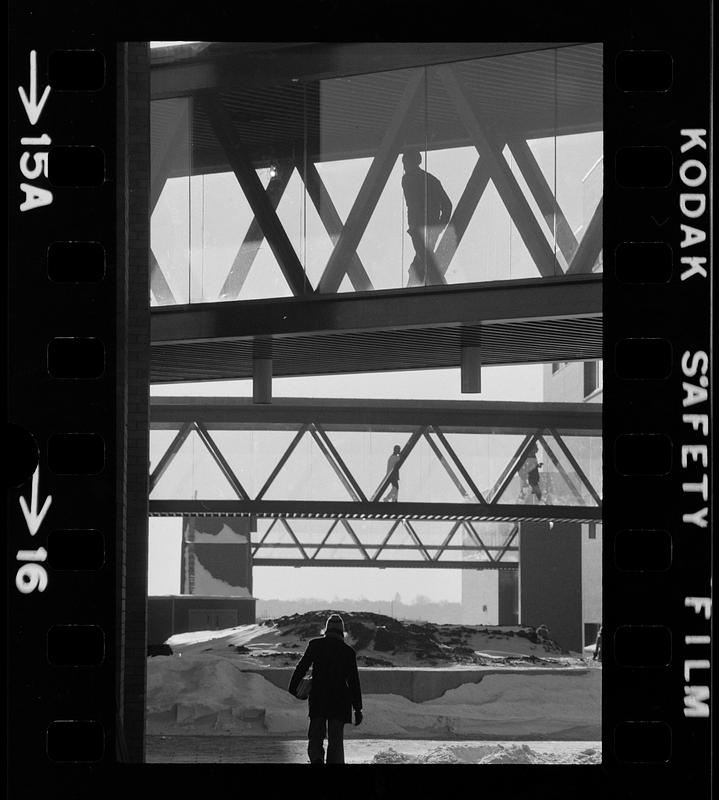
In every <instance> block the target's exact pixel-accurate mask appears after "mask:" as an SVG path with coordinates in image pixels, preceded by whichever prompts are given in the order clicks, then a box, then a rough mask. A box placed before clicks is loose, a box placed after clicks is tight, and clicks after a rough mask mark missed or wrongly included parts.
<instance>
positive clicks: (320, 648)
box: [289, 614, 362, 764]
mask: <svg viewBox="0 0 719 800" xmlns="http://www.w3.org/2000/svg"><path fill="white" fill-rule="evenodd" d="M344 637H345V626H344V622H343V620H342V617H341V616H340V615H339V614H331V615H330V616H329V617H328V619H327V623H326V625H325V629H324V631H323V635H322V636H321V637H320V638H317V639H312V640H311V641H310V643H309V644H308V645H307V649H306V650H305V652H304V655H303V656H302V658H301V659H300V661H299V663H298V664H297V666H296V667H295V671H294V672H293V673H292V678H291V679H290V685H289V692H290V694H293V695H296V692H297V687H298V686H299V683H300V681H301V680H302V679H303V678H304V677H305V675H306V674H307V671H308V670H309V669H310V667H311V668H312V688H311V689H310V694H309V718H310V726H309V730H308V731H307V755H308V756H309V758H310V763H311V764H324V763H325V749H324V740H325V737H326V738H327V763H328V764H344V763H345V753H344V726H345V725H346V724H347V723H348V722H350V723H351V722H352V710H353V709H354V724H355V725H359V724H360V723H361V722H362V691H361V689H360V682H359V673H358V671H357V657H356V656H355V651H354V650H353V649H352V648H351V647H350V646H349V645H348V644H346V643H345V641H344Z"/></svg>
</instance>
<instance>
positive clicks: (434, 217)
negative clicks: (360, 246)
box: [402, 148, 452, 286]
mask: <svg viewBox="0 0 719 800" xmlns="http://www.w3.org/2000/svg"><path fill="white" fill-rule="evenodd" d="M421 163H422V155H421V154H420V152H419V150H417V149H416V148H412V149H410V150H407V151H405V153H404V155H403V156H402V164H403V165H404V175H403V176H402V190H403V191H404V199H405V202H406V203H407V225H408V226H409V227H408V228H407V233H409V237H410V239H411V240H412V244H413V245H414V259H413V260H412V263H411V264H410V266H409V279H408V283H407V285H408V286H423V285H425V284H431V283H438V282H440V277H441V276H440V273H439V268H438V267H437V262H436V260H435V257H434V248H435V245H436V244H437V239H438V238H439V234H440V233H441V232H442V229H443V228H444V227H445V226H446V225H447V223H448V222H449V218H450V217H451V216H452V201H451V200H450V199H449V197H448V196H447V192H445V191H444V188H443V186H442V184H441V183H440V182H439V181H438V180H437V178H435V177H434V175H430V173H429V172H426V171H425V170H423V169H420V166H419V165H420V164H421Z"/></svg>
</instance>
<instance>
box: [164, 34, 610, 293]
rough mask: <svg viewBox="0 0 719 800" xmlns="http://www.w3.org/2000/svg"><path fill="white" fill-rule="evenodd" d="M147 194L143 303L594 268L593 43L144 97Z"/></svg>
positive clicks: (596, 149)
mask: <svg viewBox="0 0 719 800" xmlns="http://www.w3.org/2000/svg"><path fill="white" fill-rule="evenodd" d="M238 81H239V78H238ZM152 195H153V203H152V209H153V211H152V224H151V244H152V258H153V280H152V303H153V304H154V305H166V304H180V303H203V302H217V301H231V300H245V299H247V300H249V299H258V298H269V297H283V296H291V295H302V294H307V293H315V292H316V293H320V294H332V293H337V292H360V291H372V290H380V289H398V288H408V287H421V286H434V285H442V284H457V283H479V282H484V281H496V280H509V279H525V278H542V277H546V278H555V277H561V276H562V275H564V274H566V273H570V274H574V273H580V274H581V273H590V272H593V271H594V272H597V271H600V270H601V264H602V259H601V196H602V47H601V45H597V44H590V45H581V46H575V47H566V48H555V49H548V50H542V51H537V52H526V53H518V54H512V55H503V56H497V57H487V58H481V59H474V60H470V61H458V62H454V63H448V64H435V65H427V66H423V67H416V68H411V69H401V70H392V71H385V72H373V73H368V74H363V75H352V76H342V77H333V78H323V79H304V78H302V77H301V76H300V77H298V78H294V79H292V80H288V81H287V82H286V83H284V84H281V85H275V86H257V85H255V86H247V85H242V84H241V83H240V82H238V83H237V84H236V85H233V84H232V83H230V84H229V85H228V84H227V83H224V84H223V85H222V88H221V89H219V88H218V89H215V90H212V91H209V92H204V93H203V94H201V95H195V96H188V97H177V98H170V99H164V100H157V101H153V103H152Z"/></svg>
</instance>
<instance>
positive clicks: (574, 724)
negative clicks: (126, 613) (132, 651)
mask: <svg viewBox="0 0 719 800" xmlns="http://www.w3.org/2000/svg"><path fill="white" fill-rule="evenodd" d="M241 666H242V664H241V662H238V659H237V657H236V656H235V657H233V656H232V655H230V654H227V655H224V656H221V655H218V654H217V653H197V652H185V654H184V655H173V656H156V657H153V658H150V659H148V686H147V726H148V733H158V734H172V733H178V732H187V733H189V732H203V733H213V732H215V733H237V734H243V733H252V734H253V735H258V734H274V735H298V736H303V735H305V733H306V730H307V703H306V702H305V701H301V700H297V699H296V698H295V697H293V696H291V695H290V694H289V693H288V692H287V691H285V690H284V689H281V688H278V687H276V686H274V685H273V684H271V683H270V682H269V681H267V680H266V679H265V678H264V677H262V675H260V674H257V673H255V672H243V671H242V670H241V668H240V667H241ZM363 700H364V703H363V705H364V722H363V723H362V728H361V731H359V732H360V733H361V734H362V735H364V736H377V737H395V738H411V737H412V736H413V735H418V734H420V735H422V736H429V735H431V736H432V737H433V738H438V739H445V738H452V736H455V735H464V736H478V737H492V738H496V739H513V738H518V737H521V738H525V739H526V738H537V739H542V738H565V739H584V740H588V739H595V738H599V730H600V727H599V726H600V715H601V670H588V671H587V672H586V673H584V674H581V675H577V674H567V673H562V672H558V673H557V674H549V675H547V674H542V675H531V674H517V673H515V674H513V675H501V674H490V675H487V676H486V677H485V678H484V679H483V680H482V681H481V682H480V683H479V684H464V685H462V686H460V687H458V688H457V689H452V690H450V691H448V692H445V694H444V695H443V696H442V697H440V698H437V699H435V700H428V701H426V702H424V703H414V702H412V701H411V700H408V699H407V698H405V697H401V696H398V695H393V694H381V695H372V694H369V695H366V696H365V697H364V698H363ZM515 755H516V754H515ZM520 756H521V754H520Z"/></svg>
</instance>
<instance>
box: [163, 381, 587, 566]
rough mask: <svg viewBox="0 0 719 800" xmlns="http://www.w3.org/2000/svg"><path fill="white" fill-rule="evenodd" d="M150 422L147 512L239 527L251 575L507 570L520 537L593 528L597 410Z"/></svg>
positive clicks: (216, 410)
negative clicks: (254, 568) (367, 569)
mask: <svg viewBox="0 0 719 800" xmlns="http://www.w3.org/2000/svg"><path fill="white" fill-rule="evenodd" d="M151 420H152V421H151V454H152V462H151V477H150V485H151V494H150V514H151V515H152V516H181V517H186V518H200V517H213V516H214V517H223V518H231V517H240V518H245V519H246V520H247V521H248V523H249V524H248V526H247V528H246V529H247V530H248V531H249V532H250V533H251V544H252V548H253V563H255V564H257V565H262V564H268V563H271V564H275V565H279V564H295V565H300V564H303V563H304V564H309V565H314V566H326V565H331V566H341V565H343V564H344V565H352V566H390V565H391V566H398V565H404V566H413V567H417V566H428V567H430V566H431V567H450V568H457V567H458V566H461V567H463V568H467V567H471V568H494V569H501V568H508V569H513V568H516V566H517V545H516V544H515V539H516V537H517V533H518V530H519V524H520V523H522V522H525V523H529V522H550V523H553V524H554V523H586V524H590V525H595V524H597V523H598V522H601V456H602V442H601V406H597V405H592V404H571V403H561V404H560V403H494V402H466V401H442V402H438V401H421V402H411V401H367V400H322V401H317V400H308V399H278V400H276V401H275V402H273V403H272V404H268V405H262V404H254V403H252V402H251V400H249V399H244V398H241V399H237V398H207V397H202V398H199V397H193V398H153V399H152V406H151ZM395 445H399V446H400V448H401V455H400V461H399V476H400V477H399V496H398V500H397V502H388V501H386V500H385V498H386V496H387V490H388V488H389V482H390V477H389V475H388V473H387V459H388V456H389V455H390V454H391V453H392V450H393V448H394V446H395ZM535 448H536V449H537V451H538V454H537V458H538V460H539V462H540V463H541V467H540V470H539V474H540V481H539V486H540V494H541V496H540V497H538V496H537V495H536V494H534V493H532V492H531V491H530V487H529V485H528V481H527V477H526V469H525V467H524V465H525V461H526V460H527V457H528V455H529V453H530V452H531V451H533V450H534V449H535Z"/></svg>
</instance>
